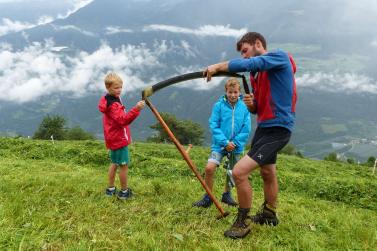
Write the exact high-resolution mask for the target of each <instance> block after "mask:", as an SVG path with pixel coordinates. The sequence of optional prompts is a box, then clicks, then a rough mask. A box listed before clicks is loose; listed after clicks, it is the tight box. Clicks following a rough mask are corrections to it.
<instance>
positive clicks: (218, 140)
mask: <svg viewBox="0 0 377 251" xmlns="http://www.w3.org/2000/svg"><path fill="white" fill-rule="evenodd" d="M220 106H221V104H220V103H216V104H215V105H214V106H213V109H212V114H211V117H210V118H209V128H210V129H211V133H212V138H213V140H214V141H215V142H212V144H216V145H219V146H220V147H225V146H226V145H227V144H228V143H229V141H228V139H227V138H226V137H225V135H224V133H223V132H222V131H221V127H220V122H221V109H220Z"/></svg>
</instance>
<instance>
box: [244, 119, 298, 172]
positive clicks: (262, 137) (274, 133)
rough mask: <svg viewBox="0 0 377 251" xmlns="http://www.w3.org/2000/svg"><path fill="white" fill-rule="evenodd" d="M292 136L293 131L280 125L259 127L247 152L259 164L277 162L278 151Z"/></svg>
mask: <svg viewBox="0 0 377 251" xmlns="http://www.w3.org/2000/svg"><path fill="white" fill-rule="evenodd" d="M290 138H291V132H290V131H289V130H288V129H286V128H284V127H279V126H274V127H258V128H257V130H256V131H255V134H254V137H253V140H252V142H251V149H250V151H249V152H248V153H247V155H249V157H250V158H252V159H253V160H255V161H256V162H257V163H258V164H259V166H264V165H268V164H276V158H277V153H278V151H280V150H281V149H282V148H283V147H284V146H285V145H286V144H287V143H288V142H289V139H290Z"/></svg>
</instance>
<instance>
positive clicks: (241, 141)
mask: <svg viewBox="0 0 377 251" xmlns="http://www.w3.org/2000/svg"><path fill="white" fill-rule="evenodd" d="M250 131H251V121H250V112H249V111H248V110H247V108H245V111H244V119H243V123H242V127H241V130H240V132H239V133H238V134H237V135H236V136H235V137H234V139H233V142H234V144H236V146H237V147H241V148H243V147H244V146H245V144H246V142H247V140H248V139H249V135H250Z"/></svg>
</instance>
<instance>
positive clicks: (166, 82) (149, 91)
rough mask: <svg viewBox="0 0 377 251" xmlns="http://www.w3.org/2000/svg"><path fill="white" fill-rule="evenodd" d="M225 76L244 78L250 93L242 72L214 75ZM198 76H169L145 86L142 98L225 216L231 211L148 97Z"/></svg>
mask: <svg viewBox="0 0 377 251" xmlns="http://www.w3.org/2000/svg"><path fill="white" fill-rule="evenodd" d="M224 76H225V77H237V78H242V82H243V87H244V90H245V92H246V93H247V94H248V93H250V91H249V87H248V85H247V81H246V78H245V76H243V75H240V74H236V73H229V72H221V73H217V74H215V75H213V77H224ZM198 78H203V72H202V71H199V72H192V73H187V74H183V75H179V76H176V77H173V78H169V79H167V80H164V81H161V82H158V83H157V84H155V85H153V86H149V87H147V88H145V89H144V90H143V91H142V98H143V99H144V100H145V102H146V104H147V105H148V107H149V108H150V109H151V111H152V112H153V114H154V115H155V116H156V118H157V120H158V121H159V122H160V124H161V126H162V127H163V128H164V130H165V131H166V133H167V134H168V135H169V137H170V139H171V140H172V141H173V143H174V145H175V146H176V147H177V149H178V151H179V152H180V153H181V155H182V157H183V158H184V160H185V161H186V163H187V165H188V166H189V167H190V169H191V170H192V172H193V173H194V174H195V176H196V178H197V179H198V180H199V182H200V184H201V185H202V187H203V188H204V190H205V191H206V193H207V194H208V196H209V197H210V198H211V200H212V201H213V203H214V204H215V206H216V207H217V209H218V210H219V211H220V215H219V217H218V218H223V217H226V216H228V215H229V212H225V211H224V209H223V208H222V207H221V205H220V203H219V202H218V201H217V199H216V198H215V196H214V195H213V194H212V192H211V190H210V189H209V188H208V186H207V185H206V183H205V181H204V179H203V177H202V176H201V175H200V173H199V171H198V169H197V168H196V166H195V164H194V163H193V162H192V160H191V159H190V157H189V155H188V153H187V152H186V150H185V149H184V148H183V146H182V145H181V143H180V142H179V141H178V140H177V138H176V137H175V136H174V134H173V133H172V131H171V130H170V128H169V127H168V125H167V124H166V123H165V121H164V120H163V118H162V117H161V115H160V113H159V112H158V111H157V109H156V108H155V107H154V106H153V104H152V103H151V101H150V100H149V99H148V97H150V96H152V95H153V94H154V93H155V92H157V91H158V90H160V89H162V88H165V87H167V86H170V85H173V84H176V83H180V82H184V81H188V80H192V79H198Z"/></svg>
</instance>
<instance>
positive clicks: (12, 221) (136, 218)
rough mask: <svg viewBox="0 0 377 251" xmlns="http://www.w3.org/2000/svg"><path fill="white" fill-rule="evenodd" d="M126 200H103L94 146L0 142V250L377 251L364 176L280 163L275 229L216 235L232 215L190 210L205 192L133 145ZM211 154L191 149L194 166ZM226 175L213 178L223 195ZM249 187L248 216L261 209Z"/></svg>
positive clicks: (170, 151) (375, 202)
mask: <svg viewBox="0 0 377 251" xmlns="http://www.w3.org/2000/svg"><path fill="white" fill-rule="evenodd" d="M130 150H131V157H132V161H133V165H132V166H131V168H130V171H129V176H130V185H131V187H132V188H133V190H134V191H135V193H136V195H135V197H134V198H133V199H131V200H129V201H125V202H123V201H118V200H117V199H115V198H108V197H105V196H104V188H105V187H106V184H107V177H106V175H107V166H108V160H107V157H106V150H105V149H104V146H103V143H101V142H98V141H83V142H56V143H55V144H54V145H52V144H51V142H49V141H35V140H24V139H9V138H3V139H0V156H1V159H0V202H1V203H0V250H375V247H376V246H377V213H376V212H377V181H376V177H373V176H371V172H370V170H369V169H367V168H365V167H358V166H353V165H347V164H342V163H332V162H326V161H313V160H308V159H301V158H297V157H292V156H285V155H281V156H279V162H278V173H279V185H280V189H281V192H280V193H279V203H280V206H279V218H280V220H281V224H280V225H278V226H277V227H266V226H257V225H253V228H252V233H251V234H250V235H249V236H248V237H247V238H245V239H242V240H231V239H226V238H224V237H223V232H224V230H226V229H227V228H228V227H229V226H230V225H231V223H232V222H233V220H234V216H235V213H236V208H230V207H227V206H224V208H225V209H226V210H228V211H230V212H231V216H228V217H227V218H225V219H222V220H217V219H216V216H217V215H218V212H217V210H216V208H215V207H214V206H212V207H211V208H209V209H205V210H201V209H198V208H192V207H191V203H192V202H193V201H195V200H197V199H199V198H200V197H201V196H202V194H203V189H202V188H201V186H200V184H199V182H198V181H197V180H196V178H195V177H194V175H193V174H192V173H191V171H190V170H189V168H188V167H187V166H186V164H185V162H184V161H183V159H182V157H180V155H179V153H178V151H176V150H175V148H174V146H172V145H162V144H160V145H157V144H146V143H136V144H133V145H132V146H131V147H130ZM208 151H209V149H207V148H201V147H194V148H193V149H192V150H191V152H190V156H192V159H193V161H194V163H196V164H197V165H198V167H200V169H201V171H202V170H203V169H202V167H203V166H204V165H205V162H206V158H207V155H208ZM224 178H225V176H224V172H223V171H222V170H221V169H219V170H218V172H217V178H216V184H215V185H216V186H215V189H216V191H215V194H216V195H217V197H220V194H221V189H222V187H223V184H224ZM251 180H252V182H253V186H254V192H255V201H254V208H253V209H252V212H253V213H254V212H255V211H256V210H257V209H258V206H259V205H260V204H261V203H262V200H263V195H262V194H263V192H262V191H261V185H262V184H261V179H260V178H259V176H258V173H255V174H253V175H252V178H251Z"/></svg>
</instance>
